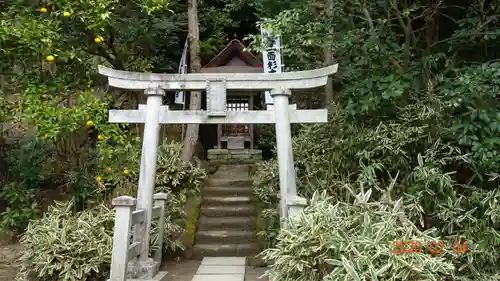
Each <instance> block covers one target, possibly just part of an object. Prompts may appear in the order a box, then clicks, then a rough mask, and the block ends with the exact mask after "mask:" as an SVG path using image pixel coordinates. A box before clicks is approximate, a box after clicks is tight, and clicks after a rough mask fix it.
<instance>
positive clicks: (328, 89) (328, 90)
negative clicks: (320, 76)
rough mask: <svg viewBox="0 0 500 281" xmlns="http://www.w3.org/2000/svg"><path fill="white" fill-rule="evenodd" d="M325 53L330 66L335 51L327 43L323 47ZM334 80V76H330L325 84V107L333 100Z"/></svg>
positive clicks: (326, 63) (327, 64)
mask: <svg viewBox="0 0 500 281" xmlns="http://www.w3.org/2000/svg"><path fill="white" fill-rule="evenodd" d="M323 53H324V61H325V65H326V66H330V65H332V63H333V53H332V50H331V49H330V45H329V44H326V46H325V47H324V48H323ZM333 97H334V96H333V82H332V77H331V76H328V81H327V82H326V85H325V107H328V106H329V105H330V103H332V101H333Z"/></svg>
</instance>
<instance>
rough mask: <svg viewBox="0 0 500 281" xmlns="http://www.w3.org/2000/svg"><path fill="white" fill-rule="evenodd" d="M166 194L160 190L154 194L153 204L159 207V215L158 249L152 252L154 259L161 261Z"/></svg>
mask: <svg viewBox="0 0 500 281" xmlns="http://www.w3.org/2000/svg"><path fill="white" fill-rule="evenodd" d="M166 200H167V194H166V193H163V192H160V193H156V194H155V195H154V206H155V207H160V210H161V211H160V216H158V250H157V251H156V252H155V253H154V260H155V261H156V262H158V263H161V256H162V253H163V235H164V233H165V226H164V223H165V201H166Z"/></svg>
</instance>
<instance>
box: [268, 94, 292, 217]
mask: <svg viewBox="0 0 500 281" xmlns="http://www.w3.org/2000/svg"><path fill="white" fill-rule="evenodd" d="M271 96H272V97H273V100H274V112H275V114H276V146H277V148H278V166H279V179H280V197H281V199H280V208H281V219H283V218H287V217H288V210H287V209H288V208H287V203H286V200H287V198H288V197H290V196H291V197H294V196H296V195H297V187H296V182H295V180H296V179H295V167H294V164H293V163H294V162H293V151H292V131H291V128H290V117H289V104H288V98H289V97H290V96H291V91H290V90H289V89H274V90H272V91H271Z"/></svg>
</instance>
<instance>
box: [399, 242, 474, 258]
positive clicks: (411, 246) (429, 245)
mask: <svg viewBox="0 0 500 281" xmlns="http://www.w3.org/2000/svg"><path fill="white" fill-rule="evenodd" d="M392 246H393V250H392V253H393V254H395V255H402V254H403V255H404V254H419V253H422V254H430V255H433V256H437V255H442V254H443V253H444V251H445V246H446V245H445V243H444V241H443V240H439V241H430V242H421V241H411V240H409V241H394V242H392ZM451 250H452V252H453V254H455V255H458V254H463V253H466V252H467V251H468V248H467V241H465V240H463V241H454V242H453V243H452V247H451Z"/></svg>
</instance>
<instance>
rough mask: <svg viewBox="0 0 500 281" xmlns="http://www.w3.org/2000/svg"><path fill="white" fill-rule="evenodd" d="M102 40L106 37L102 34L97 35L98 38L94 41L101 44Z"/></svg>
mask: <svg viewBox="0 0 500 281" xmlns="http://www.w3.org/2000/svg"><path fill="white" fill-rule="evenodd" d="M102 41H104V38H102V36H97V37H96V38H94V42H95V43H96V44H101V43H102Z"/></svg>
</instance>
